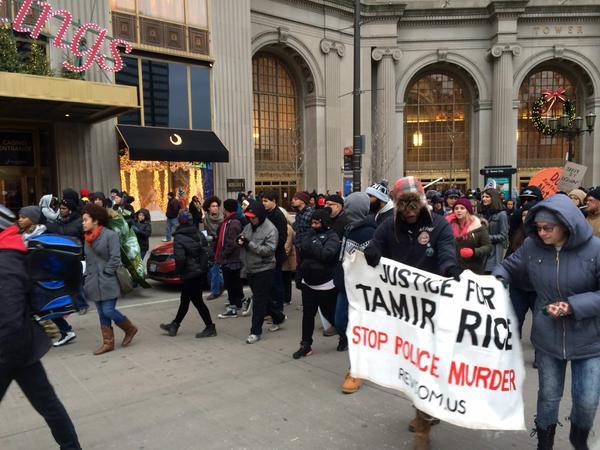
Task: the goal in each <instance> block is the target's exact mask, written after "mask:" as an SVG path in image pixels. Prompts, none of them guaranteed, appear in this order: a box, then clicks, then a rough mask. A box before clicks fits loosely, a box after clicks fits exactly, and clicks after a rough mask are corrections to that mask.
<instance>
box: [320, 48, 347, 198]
mask: <svg viewBox="0 0 600 450" xmlns="http://www.w3.org/2000/svg"><path fill="white" fill-rule="evenodd" d="M321 51H322V52H323V53H324V54H325V88H326V91H325V92H326V96H325V135H326V141H327V145H326V158H325V159H326V165H325V167H326V176H325V180H326V181H325V190H329V191H331V192H335V191H337V190H342V189H343V175H342V166H343V164H344V161H343V156H344V155H343V151H344V149H343V145H342V130H341V122H340V119H341V115H340V98H339V96H340V60H341V58H342V57H343V56H344V54H345V53H346V47H345V46H344V44H342V43H341V42H336V41H332V40H330V39H322V40H321ZM320 187H321V186H319V188H320Z"/></svg>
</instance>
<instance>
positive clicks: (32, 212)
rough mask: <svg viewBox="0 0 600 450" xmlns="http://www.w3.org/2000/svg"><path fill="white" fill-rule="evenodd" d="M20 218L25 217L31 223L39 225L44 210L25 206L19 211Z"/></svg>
mask: <svg viewBox="0 0 600 450" xmlns="http://www.w3.org/2000/svg"><path fill="white" fill-rule="evenodd" d="M19 215H20V216H25V217H27V218H28V219H29V220H31V223H33V224H34V225H38V224H39V223H40V220H41V219H42V209H41V208H40V207H39V206H25V207H23V208H21V209H20V210H19Z"/></svg>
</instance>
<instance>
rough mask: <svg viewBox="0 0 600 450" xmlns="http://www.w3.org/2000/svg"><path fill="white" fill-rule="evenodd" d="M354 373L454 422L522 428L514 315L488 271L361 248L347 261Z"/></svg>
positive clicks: (520, 360) (521, 371)
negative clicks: (421, 264) (422, 266)
mask: <svg viewBox="0 0 600 450" xmlns="http://www.w3.org/2000/svg"><path fill="white" fill-rule="evenodd" d="M344 273H345V278H346V292H347V295H348V302H349V316H348V318H349V322H348V331H347V334H348V341H349V353H350V365H351V374H352V376H355V377H358V378H363V379H367V380H371V381H372V382H374V383H377V384H380V385H382V386H386V387H389V388H393V389H397V390H399V391H401V392H403V393H405V394H406V395H407V396H408V397H409V398H410V399H411V400H412V401H413V403H414V405H415V406H416V407H417V408H419V409H420V410H422V411H425V412H426V413H428V414H430V415H432V416H434V417H437V418H439V419H441V420H444V421H446V422H450V423H452V424H455V425H458V426H461V427H466V428H473V429H489V430H524V429H525V419H524V411H523V396H522V390H523V382H524V380H525V369H524V367H523V358H522V355H521V345H520V342H519V336H518V330H517V319H516V318H515V316H514V312H513V310H512V306H511V304H510V300H509V298H508V294H507V292H506V289H505V288H504V287H503V286H502V283H500V281H498V280H496V279H495V278H494V277H491V276H479V275H475V274H473V273H472V272H464V273H463V274H462V275H461V280H460V282H457V281H454V280H453V279H451V278H443V277H440V276H438V275H434V274H431V273H428V272H424V271H422V270H418V269H415V268H413V267H409V266H406V265H403V264H400V263H397V262H395V261H392V260H389V259H386V258H382V259H381V262H380V264H379V265H378V266H377V267H375V268H373V267H370V266H369V265H367V263H366V261H365V258H364V255H363V254H362V253H361V252H355V253H354V254H353V255H351V256H350V257H347V258H346V261H344Z"/></svg>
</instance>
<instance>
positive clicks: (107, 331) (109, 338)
mask: <svg viewBox="0 0 600 450" xmlns="http://www.w3.org/2000/svg"><path fill="white" fill-rule="evenodd" d="M100 331H102V345H101V346H100V347H99V348H98V349H97V350H96V351H95V352H94V355H96V356H98V355H102V354H104V353H108V352H112V351H113V350H114V349H115V333H114V332H113V329H112V328H111V327H109V326H107V325H101V326H100Z"/></svg>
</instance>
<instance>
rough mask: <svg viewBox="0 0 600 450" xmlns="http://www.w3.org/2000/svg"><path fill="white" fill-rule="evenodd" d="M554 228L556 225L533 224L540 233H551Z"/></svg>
mask: <svg viewBox="0 0 600 450" xmlns="http://www.w3.org/2000/svg"><path fill="white" fill-rule="evenodd" d="M555 228H556V225H536V226H535V229H536V230H537V232H538V233H541V232H542V231H543V232H544V233H552V232H553V231H554V229H555Z"/></svg>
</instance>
